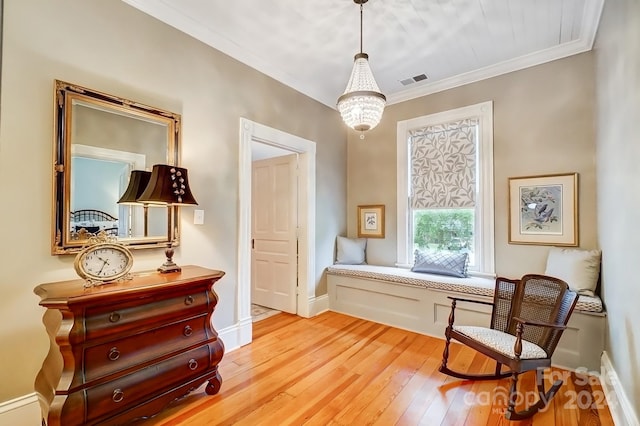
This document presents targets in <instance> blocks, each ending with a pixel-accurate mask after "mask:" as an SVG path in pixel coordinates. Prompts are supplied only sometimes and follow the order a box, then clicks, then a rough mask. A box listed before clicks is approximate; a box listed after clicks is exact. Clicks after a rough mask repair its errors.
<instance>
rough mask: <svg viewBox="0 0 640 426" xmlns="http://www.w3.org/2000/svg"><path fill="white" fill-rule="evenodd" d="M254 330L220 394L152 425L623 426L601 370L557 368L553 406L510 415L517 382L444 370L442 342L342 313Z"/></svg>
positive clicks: (464, 364) (458, 364)
mask: <svg viewBox="0 0 640 426" xmlns="http://www.w3.org/2000/svg"><path fill="white" fill-rule="evenodd" d="M253 327H254V328H253V330H254V337H253V338H254V340H253V343H251V344H250V345H247V346H244V347H242V348H240V349H237V350H235V351H233V352H229V353H227V354H225V356H224V358H223V359H222V362H221V363H220V373H221V375H222V379H223V382H222V389H221V390H220V393H219V394H218V395H215V396H208V395H206V394H204V392H202V391H201V390H198V391H197V392H194V394H192V395H190V396H188V397H186V398H185V399H183V400H182V401H180V402H179V403H177V404H175V405H174V406H172V407H170V408H169V409H167V410H165V411H163V412H162V413H161V414H159V415H158V416H157V417H155V418H153V419H150V420H148V421H146V422H143V423H142V424H144V425H152V424H153V425H161V426H169V425H172V426H173V425H302V424H304V425H500V424H505V425H506V424H514V425H544V426H550V425H613V421H612V419H611V414H610V412H609V408H608V407H607V405H606V401H605V399H604V394H603V391H602V388H601V387H600V383H599V381H598V380H597V378H595V377H592V376H580V375H576V374H575V373H572V372H569V371H566V370H559V369H553V370H552V371H550V372H549V374H548V376H549V377H547V381H548V382H550V381H551V380H552V379H557V378H558V377H559V376H563V377H565V380H564V385H563V387H562V388H561V389H560V391H559V392H558V394H557V395H556V397H555V398H554V399H553V400H552V402H551V403H550V405H549V407H548V408H547V409H546V410H545V411H544V412H541V413H538V414H537V415H536V416H534V417H533V418H532V419H529V420H527V421H521V422H509V421H507V420H505V419H504V417H503V412H504V409H505V407H506V403H507V395H508V386H509V380H508V379H504V380H500V381H497V380H496V381H484V382H470V381H461V380H458V379H454V378H451V377H448V376H445V375H443V374H441V373H440V372H438V367H439V365H440V362H441V355H442V349H443V347H444V341H443V340H441V339H436V338H433V337H428V336H424V335H421V334H416V333H411V332H408V331H404V330H399V329H396V328H392V327H388V326H385V325H381V324H376V323H373V322H369V321H365V320H361V319H358V318H353V317H349V316H346V315H341V314H337V313H334V312H327V313H324V314H321V315H318V316H316V317H314V318H310V319H304V318H300V317H297V316H295V315H289V314H284V313H281V314H278V315H275V316H273V317H270V318H268V319H266V320H263V321H260V322H257V323H254V324H253ZM449 360H450V362H449V365H450V366H451V367H454V368H457V369H459V370H466V369H469V370H474V371H478V372H480V371H487V372H489V371H492V370H493V368H494V364H493V362H492V361H490V360H489V359H488V358H486V357H484V356H483V355H480V354H478V353H476V352H475V351H473V350H470V349H468V348H466V347H463V346H461V345H459V344H457V343H452V346H451V355H450V358H449ZM551 376H554V377H551ZM521 378H522V380H521V383H520V384H521V385H522V386H521V393H522V395H523V398H522V399H523V400H526V399H528V398H533V395H534V394H533V390H534V389H535V374H534V373H526V374H524V375H522V376H521ZM536 397H537V396H536Z"/></svg>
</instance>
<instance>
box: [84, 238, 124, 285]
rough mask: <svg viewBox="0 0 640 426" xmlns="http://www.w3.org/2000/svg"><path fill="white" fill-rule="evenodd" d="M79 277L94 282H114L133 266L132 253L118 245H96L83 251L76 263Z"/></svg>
mask: <svg viewBox="0 0 640 426" xmlns="http://www.w3.org/2000/svg"><path fill="white" fill-rule="evenodd" d="M74 266H75V269H76V272H77V273H78V275H80V276H81V277H82V278H85V279H88V280H92V281H102V282H107V281H114V280H117V279H119V278H122V277H123V276H125V275H126V274H127V273H128V272H129V270H131V267H132V266H133V257H132V256H131V252H130V251H129V250H128V249H127V248H125V247H123V246H121V245H118V244H96V245H94V246H91V247H88V248H86V249H84V250H83V251H81V252H80V253H79V254H78V256H77V257H76V260H75V262H74Z"/></svg>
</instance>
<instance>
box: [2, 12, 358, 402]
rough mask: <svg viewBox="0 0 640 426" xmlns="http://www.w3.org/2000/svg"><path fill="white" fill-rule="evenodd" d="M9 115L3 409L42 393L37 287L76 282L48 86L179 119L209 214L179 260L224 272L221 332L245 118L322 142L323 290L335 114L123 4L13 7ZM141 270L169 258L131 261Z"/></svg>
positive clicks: (6, 77)
mask: <svg viewBox="0 0 640 426" xmlns="http://www.w3.org/2000/svg"><path fill="white" fill-rule="evenodd" d="M4 3H5V5H4V7H5V9H4V40H3V69H2V99H1V102H2V116H1V120H0V182H2V188H3V189H2V194H3V197H2V208H0V227H1V228H0V229H1V234H2V236H3V244H2V253H1V256H0V259H1V260H0V262H1V266H2V267H1V270H2V275H1V276H0V277H1V278H0V342H1V346H2V348H1V349H0V377H2V380H1V381H0V401H5V400H8V399H11V398H14V397H17V396H21V395H26V394H28V393H31V392H33V381H34V379H35V376H36V373H37V371H38V369H39V367H40V365H41V363H42V361H43V359H44V357H45V355H46V351H47V349H48V340H47V336H46V334H45V332H44V327H43V325H42V324H41V317H42V314H43V310H42V309H41V308H40V307H39V306H38V298H37V297H36V296H35V295H34V294H33V291H32V290H33V288H34V287H35V286H36V285H37V284H39V283H42V282H48V281H55V280H61V279H69V278H73V277H75V273H74V272H73V266H72V265H73V257H71V256H66V257H53V256H51V255H50V254H49V253H50V236H49V235H50V227H51V186H52V173H51V172H52V145H53V80H54V79H61V80H64V81H68V82H72V83H77V84H79V85H82V86H87V87H91V88H93V89H96V90H99V91H103V92H107V93H111V94H114V95H118V96H121V97H124V98H128V99H133V100H137V101H140V102H142V103H146V104H149V105H153V106H157V107H159V108H163V109H167V110H171V111H175V112H178V113H180V114H182V119H183V135H182V142H183V149H182V162H183V165H184V166H185V167H187V168H188V169H189V177H190V182H191V185H192V189H193V192H194V194H195V196H196V198H197V200H198V202H199V203H200V205H199V207H198V208H200V209H204V210H205V212H206V215H205V225H203V226H194V225H193V224H192V220H191V218H192V217H193V209H192V208H184V209H183V215H182V244H181V246H180V247H179V248H178V249H177V253H176V261H177V262H178V263H179V264H198V265H202V266H205V267H211V268H216V269H222V270H224V271H226V272H227V275H226V276H225V277H224V278H223V279H222V280H221V281H220V282H219V284H218V285H217V286H216V289H217V292H218V295H219V296H220V302H219V304H218V308H217V310H216V313H215V316H214V323H215V325H216V327H217V328H223V327H229V326H231V325H233V324H234V323H235V321H236V312H235V306H236V304H237V303H236V302H237V301H236V292H237V276H236V270H237V256H236V253H237V228H238V219H237V218H238V212H237V205H238V193H239V191H238V163H239V160H238V149H239V118H240V117H246V118H248V119H250V120H253V121H256V122H259V123H262V124H265V125H268V126H271V127H274V128H277V129H280V130H283V131H286V132H289V133H292V134H294V135H297V136H300V137H303V138H306V139H309V140H313V141H315V142H317V211H316V216H317V223H316V228H317V240H316V254H317V258H316V268H317V269H316V276H317V277H318V283H317V287H316V294H317V295H320V294H323V293H325V292H326V285H325V284H324V283H323V282H322V280H321V276H322V270H323V269H324V267H325V266H327V265H328V264H330V263H331V262H332V260H333V259H332V253H333V247H334V238H335V235H336V234H339V233H341V232H344V230H345V229H346V223H345V210H346V189H345V187H346V183H345V182H346V169H345V159H344V158H345V154H346V146H345V144H346V132H345V130H344V129H345V128H344V126H343V125H342V124H341V121H340V117H339V114H338V113H337V112H336V111H334V110H332V109H330V108H328V107H326V106H323V105H322V104H320V103H318V102H315V101H313V100H311V99H309V98H308V97H306V96H304V95H302V94H300V93H298V92H296V91H294V90H292V89H290V88H287V87H285V86H283V85H281V84H279V83H277V82H275V81H274V80H272V79H271V78H268V77H266V76H264V75H262V74H260V73H258V72H256V71H254V70H252V69H250V68H248V67H246V66H245V65H243V64H241V63H239V62H237V61H235V60H232V59H230V58H229V57H227V56H225V55H223V54H221V53H220V52H218V51H215V50H213V49H211V48H209V47H207V46H205V45H203V44H202V43H199V42H197V41H195V40H193V39H192V38H190V37H188V36H186V35H184V34H182V33H180V32H178V31H176V30H175V29H173V28H171V27H169V26H167V25H164V24H162V23H160V22H158V21H156V20H154V19H153V18H151V17H149V16H147V15H145V14H143V13H141V12H139V11H137V10H135V9H133V8H131V7H130V6H127V5H126V4H124V3H123V2H120V1H116V0H96V1H86V0H58V1H55V2H54V1H50V0H29V1H24V0H5V2H4ZM134 256H135V264H134V271H140V270H148V269H153V268H155V267H157V266H158V265H159V264H160V263H161V262H162V260H163V252H162V251H161V250H146V251H137V252H135V253H134Z"/></svg>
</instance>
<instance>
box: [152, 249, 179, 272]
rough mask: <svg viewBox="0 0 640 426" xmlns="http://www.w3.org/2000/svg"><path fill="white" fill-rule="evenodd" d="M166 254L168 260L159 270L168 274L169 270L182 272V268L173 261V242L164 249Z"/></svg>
mask: <svg viewBox="0 0 640 426" xmlns="http://www.w3.org/2000/svg"><path fill="white" fill-rule="evenodd" d="M164 254H165V256H167V260H165V262H164V263H163V264H162V266H160V267H159V268H158V271H159V272H160V273H161V274H167V273H169V272H180V271H182V268H181V267H179V266H178V265H176V264H175V262H174V261H173V247H171V243H169V245H168V246H167V248H166V249H165V251H164Z"/></svg>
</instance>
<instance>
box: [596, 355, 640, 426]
mask: <svg viewBox="0 0 640 426" xmlns="http://www.w3.org/2000/svg"><path fill="white" fill-rule="evenodd" d="M601 360H602V363H601V372H600V373H601V376H600V382H601V384H602V389H603V390H604V395H605V397H606V398H607V405H609V410H610V411H611V417H612V418H613V422H614V423H615V424H616V425H619V426H623V425H627V426H639V425H640V423H639V422H638V415H637V413H636V412H635V409H634V408H633V404H632V403H631V401H629V398H628V397H627V394H626V393H625V391H624V388H623V387H622V385H621V384H620V380H619V379H618V373H617V372H616V370H614V368H613V364H611V359H610V358H609V355H608V354H607V352H606V351H604V352H602V358H601Z"/></svg>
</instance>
